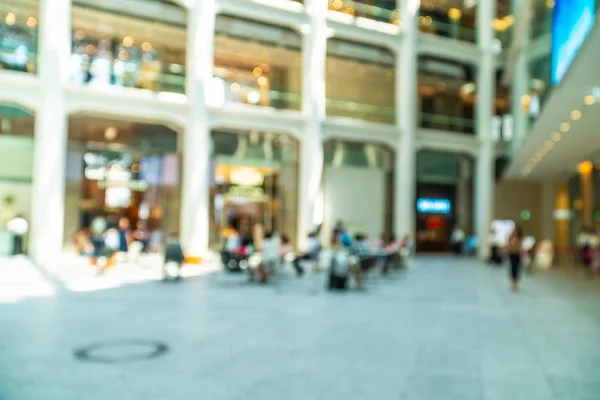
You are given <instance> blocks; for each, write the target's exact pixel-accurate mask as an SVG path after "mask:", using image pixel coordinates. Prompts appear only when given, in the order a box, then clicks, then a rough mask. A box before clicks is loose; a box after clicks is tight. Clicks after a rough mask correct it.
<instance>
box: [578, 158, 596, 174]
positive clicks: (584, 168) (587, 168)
mask: <svg viewBox="0 0 600 400" xmlns="http://www.w3.org/2000/svg"><path fill="white" fill-rule="evenodd" d="M593 169H594V164H592V163H591V162H590V161H584V162H582V163H579V164H578V165H577V171H579V173H580V174H586V175H587V174H589V173H590V172H592V170H593Z"/></svg>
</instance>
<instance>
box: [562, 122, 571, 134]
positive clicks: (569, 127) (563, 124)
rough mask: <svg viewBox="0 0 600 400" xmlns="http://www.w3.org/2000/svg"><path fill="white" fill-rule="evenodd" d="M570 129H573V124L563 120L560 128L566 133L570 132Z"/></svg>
mask: <svg viewBox="0 0 600 400" xmlns="http://www.w3.org/2000/svg"><path fill="white" fill-rule="evenodd" d="M569 129H571V124H569V123H568V122H563V123H562V124H560V130H561V131H562V132H564V133H567V132H569Z"/></svg>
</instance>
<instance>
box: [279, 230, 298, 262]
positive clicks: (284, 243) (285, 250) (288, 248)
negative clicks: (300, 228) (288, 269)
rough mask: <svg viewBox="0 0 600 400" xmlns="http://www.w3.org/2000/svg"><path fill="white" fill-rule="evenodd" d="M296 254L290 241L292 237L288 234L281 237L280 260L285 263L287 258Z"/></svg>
mask: <svg viewBox="0 0 600 400" xmlns="http://www.w3.org/2000/svg"><path fill="white" fill-rule="evenodd" d="M292 253H294V247H293V246H292V243H291V241H290V237H289V236H288V235H286V234H283V235H281V240H280V243H279V258H280V259H281V260H282V261H283V260H284V259H285V257H286V256H288V255H289V254H292Z"/></svg>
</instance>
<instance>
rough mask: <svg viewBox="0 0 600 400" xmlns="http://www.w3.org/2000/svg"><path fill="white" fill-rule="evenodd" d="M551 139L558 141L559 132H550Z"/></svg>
mask: <svg viewBox="0 0 600 400" xmlns="http://www.w3.org/2000/svg"><path fill="white" fill-rule="evenodd" d="M552 140H553V141H555V142H558V141H559V140H560V133H559V132H554V133H553V134H552Z"/></svg>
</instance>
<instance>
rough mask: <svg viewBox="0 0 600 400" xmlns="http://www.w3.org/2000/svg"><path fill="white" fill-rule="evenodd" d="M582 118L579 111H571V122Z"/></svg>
mask: <svg viewBox="0 0 600 400" xmlns="http://www.w3.org/2000/svg"><path fill="white" fill-rule="evenodd" d="M582 116H583V114H581V111H579V110H573V111H571V119H572V120H573V121H579V120H580V119H581V117H582Z"/></svg>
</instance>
